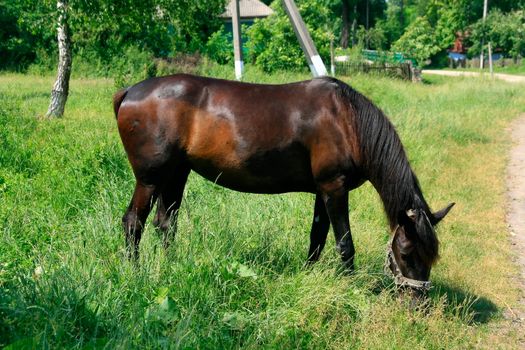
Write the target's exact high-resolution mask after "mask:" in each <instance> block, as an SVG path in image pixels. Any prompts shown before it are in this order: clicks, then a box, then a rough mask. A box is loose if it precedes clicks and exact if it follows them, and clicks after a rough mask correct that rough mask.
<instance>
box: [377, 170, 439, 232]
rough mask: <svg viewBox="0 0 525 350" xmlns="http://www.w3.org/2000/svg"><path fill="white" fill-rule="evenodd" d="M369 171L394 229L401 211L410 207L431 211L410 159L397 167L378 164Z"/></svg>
mask: <svg viewBox="0 0 525 350" xmlns="http://www.w3.org/2000/svg"><path fill="white" fill-rule="evenodd" d="M405 161H406V160H405ZM368 172H369V174H370V175H369V177H370V178H369V180H370V182H371V183H372V185H373V186H374V187H375V189H376V190H377V192H378V193H379V196H380V197H381V200H382V202H383V207H384V209H385V212H386V214H387V217H388V221H389V224H390V227H391V228H392V229H393V228H394V227H396V226H397V224H398V215H399V213H401V212H404V211H406V210H408V209H424V210H425V212H427V213H428V212H429V207H428V205H427V203H426V201H425V199H424V198H423V194H422V193H421V189H420V188H419V184H418V181H417V178H416V175H415V174H414V172H413V171H412V169H411V168H410V165H409V164H408V161H406V164H402V166H400V167H398V168H396V169H392V168H390V167H388V166H377V167H375V169H369V171H368Z"/></svg>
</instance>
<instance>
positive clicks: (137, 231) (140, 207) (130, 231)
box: [122, 181, 156, 261]
mask: <svg viewBox="0 0 525 350" xmlns="http://www.w3.org/2000/svg"><path fill="white" fill-rule="evenodd" d="M155 196H156V188H155V186H153V185H145V184H142V183H140V182H138V181H137V184H136V185H135V192H134V193H133V197H132V199H131V203H130V204H129V206H128V209H127V211H126V213H125V214H124V216H123V217H122V225H123V226H124V234H125V235H126V250H127V254H128V257H129V258H130V259H133V260H135V261H136V260H138V256H139V243H140V238H141V236H142V230H143V229H144V223H145V222H146V219H147V218H148V215H149V213H150V211H151V207H152V206H153V203H154V202H155Z"/></svg>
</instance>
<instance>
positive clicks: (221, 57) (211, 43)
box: [206, 28, 233, 64]
mask: <svg viewBox="0 0 525 350" xmlns="http://www.w3.org/2000/svg"><path fill="white" fill-rule="evenodd" d="M206 55H207V56H208V57H209V58H211V59H213V60H214V61H216V62H217V63H220V64H227V63H230V62H232V61H233V38H232V35H231V33H226V32H225V31H224V28H221V29H220V30H218V31H216V32H215V33H213V34H212V35H211V36H210V38H209V39H208V42H207V43H206Z"/></svg>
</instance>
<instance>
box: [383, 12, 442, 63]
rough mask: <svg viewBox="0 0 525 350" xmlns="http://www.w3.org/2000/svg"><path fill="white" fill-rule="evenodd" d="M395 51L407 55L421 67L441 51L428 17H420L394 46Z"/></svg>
mask: <svg viewBox="0 0 525 350" xmlns="http://www.w3.org/2000/svg"><path fill="white" fill-rule="evenodd" d="M392 48H393V50H395V51H400V52H403V53H406V54H407V55H409V56H410V57H411V58H413V59H415V60H416V61H417V63H418V64H419V65H420V66H421V65H423V64H424V63H425V61H426V60H427V59H429V58H430V56H432V55H434V54H436V53H437V52H438V51H439V49H440V48H439V46H438V45H436V40H435V35H434V30H433V28H432V26H431V25H430V23H429V22H428V19H427V18H426V17H418V18H416V20H415V21H414V22H412V23H411V24H410V25H409V26H408V27H407V29H406V31H405V33H404V34H403V35H402V36H401V38H399V40H398V41H396V42H395V43H394V45H393V46H392Z"/></svg>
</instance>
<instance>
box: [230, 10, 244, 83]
mask: <svg viewBox="0 0 525 350" xmlns="http://www.w3.org/2000/svg"><path fill="white" fill-rule="evenodd" d="M232 2H233V13H232V26H233V56H234V60H235V79H237V80H241V79H242V73H243V71H244V62H243V61H242V38H241V20H240V17H241V16H240V13H239V12H240V11H239V0H233V1H232Z"/></svg>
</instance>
